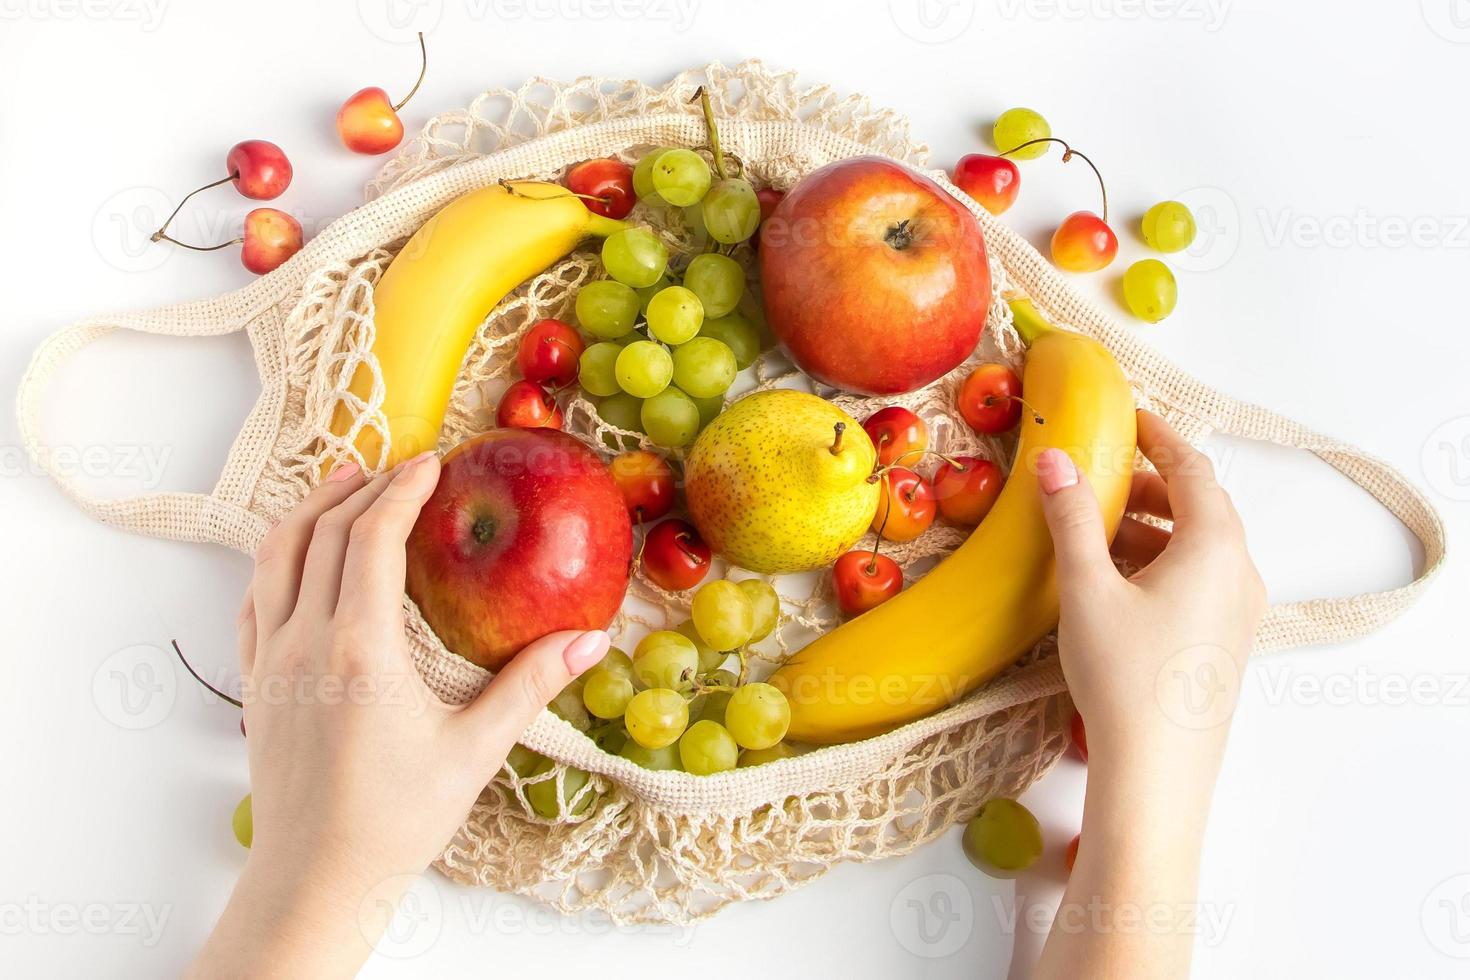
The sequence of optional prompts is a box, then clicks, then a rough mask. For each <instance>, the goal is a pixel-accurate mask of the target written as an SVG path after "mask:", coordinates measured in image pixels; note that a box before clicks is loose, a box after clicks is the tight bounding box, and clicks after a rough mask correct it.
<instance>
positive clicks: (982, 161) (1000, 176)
mask: <svg viewBox="0 0 1470 980" xmlns="http://www.w3.org/2000/svg"><path fill="white" fill-rule="evenodd" d="M954 185H955V186H956V187H958V188H959V189H960V190H962V191H964V192H965V193H966V194H968V195H970V196H971V197H973V198H974V199H975V203H976V204H979V205H980V206H981V207H983V208H984V209H985V210H987V211H989V212H990V213H991V214H1003V213H1005V212H1006V211H1007V210H1009V209H1010V206H1011V205H1012V204H1015V203H1016V195H1017V194H1019V193H1020V192H1021V170H1020V168H1019V167H1017V166H1016V165H1015V163H1013V162H1012V161H1010V160H1008V159H1007V158H1005V157H997V156H991V155H990V154H989V153H967V154H965V155H964V156H962V157H960V162H959V163H957V164H955V168H954Z"/></svg>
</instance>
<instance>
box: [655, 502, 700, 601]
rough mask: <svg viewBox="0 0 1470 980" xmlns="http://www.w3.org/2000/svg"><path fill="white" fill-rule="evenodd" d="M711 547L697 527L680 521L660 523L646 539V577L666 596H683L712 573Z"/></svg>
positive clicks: (672, 519)
mask: <svg viewBox="0 0 1470 980" xmlns="http://www.w3.org/2000/svg"><path fill="white" fill-rule="evenodd" d="M710 558H711V554H710V550H709V545H707V544H705V543H704V539H703V538H701V537H700V536H699V532H698V531H696V530H695V529H694V525H692V524H690V523H689V522H688V521H681V520H679V519H678V518H670V519H669V520H666V521H661V522H660V523H658V524H655V525H654V526H653V527H651V528H649V530H648V533H647V534H646V535H645V536H644V538H643V574H644V575H646V576H648V580H649V581H650V582H652V583H653V584H654V585H656V586H658V587H659V588H661V589H663V590H665V591H667V592H683V591H685V590H686V589H692V588H694V587H695V586H696V585H698V584H699V583H700V581H701V580H702V579H703V578H704V576H705V575H706V574H707V573H708V572H709V563H710Z"/></svg>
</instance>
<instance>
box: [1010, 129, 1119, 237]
mask: <svg viewBox="0 0 1470 980" xmlns="http://www.w3.org/2000/svg"><path fill="white" fill-rule="evenodd" d="M1038 143H1060V144H1061V146H1062V149H1063V150H1064V151H1065V152H1064V153H1063V154H1062V162H1063V163H1070V162H1071V160H1072V158H1073V157H1081V158H1082V159H1083V160H1085V161H1086V162H1087V165H1088V166H1089V167H1091V168H1092V172H1093V173H1094V174H1096V175H1097V186H1098V187H1101V188H1102V204H1103V207H1102V212H1103V213H1102V219H1103V224H1107V223H1108V185H1107V184H1106V183H1104V182H1103V175H1102V171H1101V170H1098V169H1097V164H1095V163H1093V162H1092V158H1091V157H1089V156H1088V155H1087V154H1086V153H1083V152H1082V151H1081V150H1074V149H1072V147H1071V146H1069V145H1068V144H1067V141H1066V140H1063V139H1057V138H1056V137H1055V136H1043V137H1041V138H1040V139H1034V140H1027V141H1026V142H1024V143H1022V144H1021V145H1020V146H1013V147H1011V148H1010V149H1009V150H1001V151H1000V155H1001V156H1006V155H1007V154H1011V153H1015V152H1016V151H1017V150H1024V149H1026V147H1028V146H1036V145H1037V144H1038Z"/></svg>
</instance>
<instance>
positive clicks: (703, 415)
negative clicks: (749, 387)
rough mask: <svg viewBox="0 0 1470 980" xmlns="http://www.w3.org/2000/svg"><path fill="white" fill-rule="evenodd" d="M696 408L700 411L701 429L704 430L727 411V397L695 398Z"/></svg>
mask: <svg viewBox="0 0 1470 980" xmlns="http://www.w3.org/2000/svg"><path fill="white" fill-rule="evenodd" d="M691 401H693V402H694V407H695V408H697V409H699V427H700V428H701V429H703V428H704V427H705V426H707V425H709V424H710V423H711V422H713V421H714V420H715V419H716V418H718V417H719V414H720V413H721V412H723V411H724V410H725V396H724V395H711V396H710V397H708V398H694V399H691Z"/></svg>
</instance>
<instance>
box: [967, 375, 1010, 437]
mask: <svg viewBox="0 0 1470 980" xmlns="http://www.w3.org/2000/svg"><path fill="white" fill-rule="evenodd" d="M955 403H956V404H955V407H956V408H958V409H959V412H960V416H961V417H962V418H964V420H965V421H966V422H968V423H970V428H972V429H974V430H975V431H976V432H979V433H981V434H983V435H990V436H993V435H998V434H999V433H1002V432H1008V431H1010V430H1011V429H1013V428H1015V425H1016V423H1017V422H1019V421H1020V419H1021V379H1020V378H1019V377H1017V375H1016V372H1014V371H1012V370H1011V369H1010V368H1008V367H1006V366H1005V365H1004V364H998V363H995V362H993V361H992V362H989V363H986V364H982V365H980V366H979V367H977V368H976V369H975V370H974V371H972V372H970V376H969V377H968V378H966V379H965V381H964V383H963V384H961V385H960V392H959V395H958V396H956V398H955Z"/></svg>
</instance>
